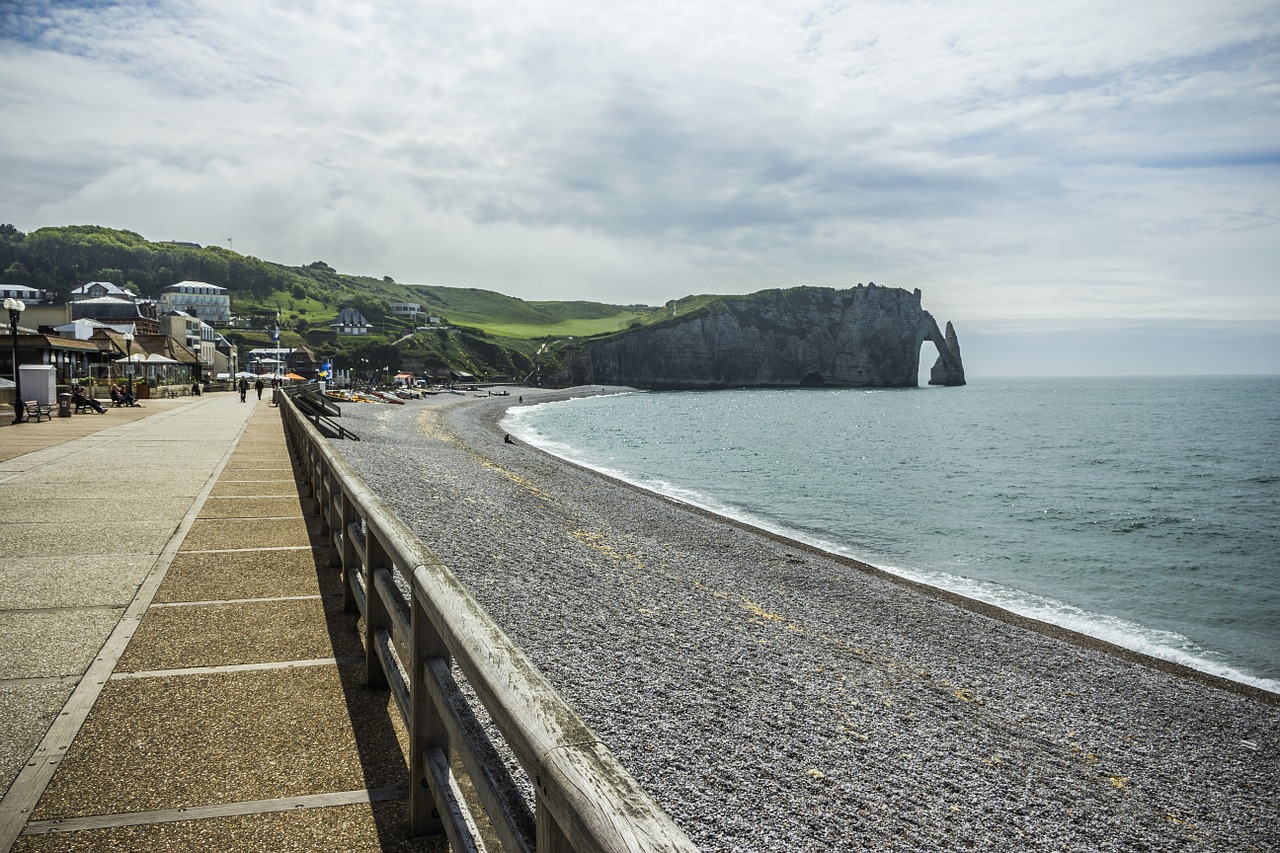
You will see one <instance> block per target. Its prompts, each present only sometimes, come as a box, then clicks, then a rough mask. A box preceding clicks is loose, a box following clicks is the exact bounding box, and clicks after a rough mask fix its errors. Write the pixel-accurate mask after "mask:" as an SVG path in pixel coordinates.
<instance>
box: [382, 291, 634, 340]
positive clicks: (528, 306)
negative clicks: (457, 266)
mask: <svg viewBox="0 0 1280 853" xmlns="http://www.w3.org/2000/svg"><path fill="white" fill-rule="evenodd" d="M406 289H407V290H408V291H409V292H410V293H411V294H413V295H414V297H415V299H416V300H418V301H421V303H422V305H423V307H424V308H427V309H428V310H429V311H431V312H432V313H438V314H439V315H440V316H442V317H444V318H445V319H446V320H448V321H449V322H450V323H454V324H457V325H462V326H473V327H475V328H478V329H483V330H484V331H485V332H488V333H489V334H491V335H495V336H498V337H504V338H516V339H530V338H545V337H552V336H554V337H560V336H565V335H577V336H587V335H596V334H602V333H607V332H616V331H619V330H620V329H625V328H626V327H627V326H628V325H630V324H631V323H632V322H634V321H635V320H637V319H639V318H641V317H642V316H644V314H645V311H646V310H647V309H641V308H636V307H623V306H620V305H604V304H602V303H599V302H526V301H525V300H523V299H516V298H515V297H512V296H506V295H504V294H501V293H496V292H494V291H491V290H477V289H475V288H457V287H438V286H434V285H412V286H409V287H407V288H406Z"/></svg>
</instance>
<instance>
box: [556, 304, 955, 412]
mask: <svg viewBox="0 0 1280 853" xmlns="http://www.w3.org/2000/svg"><path fill="white" fill-rule="evenodd" d="M925 341H930V342H932V343H933V344H934V346H935V347H937V350H938V362H937V364H935V365H934V367H933V369H932V371H931V374H930V380H929V384H931V385H963V384H964V365H963V364H962V363H961V361H960V345H959V342H958V340H957V339H956V336H955V330H954V328H952V326H951V324H947V335H946V336H944V335H943V334H942V332H941V331H940V330H939V328H938V324H937V322H936V321H935V320H934V319H933V316H932V315H930V314H929V312H928V311H925V310H924V309H923V308H922V307H921V305H920V291H919V290H916V291H914V292H908V291H906V290H903V289H901V288H891V287H877V286H876V285H874V284H870V285H867V286H865V287H864V286H862V285H858V286H857V287H854V288H849V289H847V290H833V289H830V288H818V287H797V288H791V289H788V290H766V291H761V292H759V293H755V294H751V295H750V296H726V297H720V298H717V299H714V300H712V301H711V302H709V303H708V304H707V305H705V306H704V307H702V308H700V309H699V310H697V311H694V312H691V313H689V314H684V315H680V316H674V317H671V318H670V319H668V320H664V321H661V322H659V323H655V324H652V325H648V326H637V327H634V328H632V329H629V330H627V331H625V332H620V333H618V334H615V335H611V336H609V337H605V338H596V339H590V340H584V341H579V342H576V343H575V344H574V345H573V346H571V347H570V348H568V349H567V350H566V351H564V352H563V354H562V356H563V364H564V369H563V372H562V374H561V375H560V376H559V377H557V379H558V380H559V381H561V382H563V383H564V384H566V385H589V384H608V385H631V386H634V387H636V388H651V389H658V388H662V389H698V388H705V389H711V388H744V387H745V388H750V387H771V386H776V387H796V386H812V387H884V388H906V387H915V386H916V385H917V384H918V383H917V376H918V374H919V369H920V347H921V346H922V345H923V343H924V342H925Z"/></svg>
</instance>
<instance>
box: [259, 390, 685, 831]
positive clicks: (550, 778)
mask: <svg viewBox="0 0 1280 853" xmlns="http://www.w3.org/2000/svg"><path fill="white" fill-rule="evenodd" d="M281 396H282V398H283V401H282V403H281V405H280V411H281V416H282V417H283V419H284V423H285V428H286V432H287V434H288V435H289V438H290V441H291V443H292V446H293V450H294V453H295V454H296V455H297V457H298V460H299V463H300V467H301V469H302V472H303V475H304V478H305V480H306V481H307V485H308V488H309V490H310V493H311V494H310V497H312V498H314V499H315V503H316V508H315V512H316V514H317V515H318V516H319V518H320V520H321V526H322V530H323V532H324V533H325V535H326V536H327V538H328V541H329V545H330V552H329V565H330V566H331V567H333V568H334V569H335V570H339V571H341V572H342V574H343V581H344V584H343V586H344V589H345V590H346V592H345V599H344V600H345V601H346V602H347V606H348V608H349V609H358V610H359V611H360V613H361V615H362V616H363V617H364V626H365V627H364V630H365V637H364V641H365V649H366V661H365V664H366V670H365V675H366V683H367V684H368V685H369V686H370V687H376V688H387V689H389V690H390V691H391V692H392V694H393V696H394V697H395V699H396V705H397V707H398V708H399V709H400V713H401V715H402V716H403V717H404V721H405V724H406V725H407V726H408V728H409V772H410V774H411V779H410V785H409V791H410V794H409V815H410V825H411V829H412V832H413V833H414V834H415V835H422V834H440V833H443V834H446V835H447V836H448V838H449V842H450V844H451V846H452V849H454V850H473V849H477V848H478V847H479V845H478V844H477V841H476V833H477V830H476V822H475V820H474V819H473V818H472V816H471V812H470V805H469V804H468V803H467V802H466V801H465V800H464V799H463V797H462V795H461V794H460V793H459V788H458V785H457V784H456V781H455V780H454V778H453V772H454V771H453V769H452V768H453V767H454V766H457V765H460V766H461V767H462V768H463V769H464V771H465V772H466V773H467V776H468V777H469V779H470V781H471V783H472V786H473V788H474V790H475V792H476V795H475V796H476V799H477V800H478V801H479V803H478V804H479V806H480V807H482V808H483V809H484V811H485V814H486V816H487V817H488V822H489V824H490V825H491V826H492V827H493V829H494V832H495V834H496V835H497V836H498V839H499V840H500V842H501V844H502V845H503V848H504V849H505V850H508V851H521V853H534V851H538V853H589V851H590V852H591V853H594V852H595V851H600V853H624V851H625V853H643V852H644V851H696V850H697V848H696V847H695V846H694V845H693V842H692V841H690V840H689V838H688V836H687V835H685V834H684V832H682V831H681V830H680V828H679V827H677V826H676V825H675V823H674V822H673V821H672V820H671V818H670V816H668V815H667V814H666V813H665V812H664V811H663V810H662V809H661V808H659V807H658V805H657V804H656V803H655V802H654V801H653V799H652V798H651V797H650V796H649V794H648V793H647V792H646V791H645V790H644V789H643V788H642V787H641V786H640V784H639V783H638V782H637V781H636V780H635V779H634V778H633V777H632V776H631V774H629V773H628V772H627V771H626V769H625V768H623V767H622V765H621V764H620V763H619V762H618V760H617V758H615V757H614V755H613V754H612V753H611V752H610V751H609V750H608V748H607V747H606V746H605V745H604V744H603V743H601V741H600V739H599V738H598V737H597V736H596V734H595V733H594V732H592V731H591V729H590V728H589V727H588V726H587V725H586V723H584V722H583V721H582V720H581V718H579V717H578V715H577V714H575V713H574V712H573V710H572V709H571V708H570V707H569V706H568V704H567V703H566V702H565V701H564V699H562V698H561V697H560V695H559V694H558V693H557V692H556V691H555V689H554V688H553V687H552V686H551V684H550V682H549V681H547V679H546V677H545V676H543V675H542V673H541V672H539V671H538V669H537V667H535V666H534V665H533V663H532V662H531V661H530V660H529V658H528V657H527V656H526V655H525V654H524V653H523V652H522V651H521V650H520V649H519V648H518V647H517V646H516V645H515V643H514V642H512V640H511V639H510V638H509V637H508V636H507V635H506V633H505V632H503V631H502V629H501V628H500V627H498V625H497V623H495V622H494V621H493V620H492V619H491V618H489V615H488V614H487V613H486V612H485V611H484V609H483V608H482V607H481V606H480V604H479V602H477V601H476V600H475V598H474V597H472V595H471V594H470V593H469V592H468V591H467V590H466V588H465V587H464V586H463V584H462V582H461V581H460V580H459V579H458V578H457V576H456V575H454V574H453V572H451V571H450V570H449V569H448V567H446V566H445V565H444V564H443V563H441V562H440V560H439V559H438V558H437V557H436V556H435V555H434V554H433V553H432V552H431V551H430V549H428V548H427V546H426V545H424V544H423V543H422V541H421V540H419V539H418V537H417V536H416V535H415V534H414V533H413V531H412V530H410V529H409V527H408V526H407V525H406V524H405V523H404V522H403V521H402V520H401V519H400V518H399V517H398V516H397V515H396V514H395V513H394V512H392V511H391V509H390V508H389V507H387V506H386V504H385V503H383V502H382V500H381V499H380V498H378V497H377V496H376V495H375V494H374V493H373V491H372V490H371V489H370V488H369V487H368V485H367V484H366V483H365V482H364V480H363V479H361V478H360V476H359V475H358V474H357V473H356V472H355V470H354V469H353V468H352V467H351V466H350V465H349V464H347V462H346V460H345V459H343V458H342V457H341V456H340V455H339V454H338V453H336V452H335V451H334V449H333V448H332V447H331V446H330V445H329V443H328V441H327V439H326V438H325V437H324V436H323V435H322V434H321V433H320V432H319V431H318V430H317V429H316V427H315V426H314V425H313V424H312V423H311V422H310V421H309V420H308V418H307V417H305V416H304V415H303V414H302V413H301V412H300V411H299V410H298V408H297V406H296V405H295V404H294V402H293V399H292V398H291V397H290V396H288V395H281ZM396 573H398V574H399V575H400V576H401V577H402V578H405V579H408V581H409V587H410V595H409V601H408V602H407V603H406V602H404V601H403V600H402V599H403V595H402V594H401V593H400V591H399V588H398V586H397V584H396V582H395V577H394V576H395V574H396ZM406 604H407V607H406ZM406 611H407V612H406ZM455 671H457V672H461V673H462V675H463V676H464V677H465V678H466V680H467V682H468V684H469V685H470V686H471V689H472V690H473V691H474V693H475V695H476V697H477V698H478V700H479V702H480V704H481V705H482V706H483V707H484V709H485V711H486V712H487V714H488V716H489V719H490V720H492V722H493V725H494V727H495V728H496V729H497V730H498V732H499V733H500V734H501V736H502V738H503V740H504V742H505V744H506V746H507V747H508V748H509V749H510V750H511V752H512V753H513V754H514V755H515V757H516V759H517V760H518V761H519V763H520V766H521V768H522V769H523V770H524V772H525V774H526V775H527V777H528V781H529V783H530V784H531V785H532V787H533V790H534V794H535V804H534V810H533V812H532V813H531V812H530V809H529V806H528V804H527V803H526V802H525V798H524V795H522V794H521V792H520V791H521V789H520V787H519V786H518V785H517V784H516V782H515V780H514V779H512V777H511V775H510V773H509V771H508V770H507V767H506V765H505V764H504V763H503V762H502V761H501V759H500V757H499V753H498V750H497V748H496V746H495V745H494V744H493V743H492V742H491V741H490V740H489V736H488V735H487V734H486V730H485V728H484V727H483V726H482V725H481V724H480V723H479V722H478V720H477V719H476V715H475V713H474V711H473V709H472V708H471V707H470V705H468V703H467V701H466V699H465V698H464V696H463V693H462V691H461V690H460V689H459V688H458V685H457V683H456V681H455V676H454V673H455ZM455 757H456V758H457V759H458V760H457V761H456V762H454V761H453V760H452V759H453V758H455Z"/></svg>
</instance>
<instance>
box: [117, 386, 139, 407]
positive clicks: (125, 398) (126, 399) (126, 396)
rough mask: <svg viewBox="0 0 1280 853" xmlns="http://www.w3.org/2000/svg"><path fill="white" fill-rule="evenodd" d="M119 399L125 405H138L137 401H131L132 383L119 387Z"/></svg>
mask: <svg viewBox="0 0 1280 853" xmlns="http://www.w3.org/2000/svg"><path fill="white" fill-rule="evenodd" d="M120 399H121V401H122V402H123V403H124V405H126V406H136V405H138V404H137V403H135V402H134V401H133V386H132V385H126V386H124V387H123V388H121V389H120Z"/></svg>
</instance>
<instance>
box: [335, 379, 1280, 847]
mask: <svg viewBox="0 0 1280 853" xmlns="http://www.w3.org/2000/svg"><path fill="white" fill-rule="evenodd" d="M574 390H575V389H570V393H568V394H564V393H560V394H549V393H548V394H544V393H534V394H532V395H531V394H529V393H526V394H525V395H524V396H525V402H526V403H530V402H548V401H550V400H552V399H555V398H557V397H564V396H576V394H574V393H573V392H574ZM578 390H580V389H578ZM591 393H599V392H597V391H595V390H594V389H592V392H591ZM531 397H532V399H531ZM455 399H456V401H458V402H461V401H463V399H464V398H455ZM516 399H517V395H515V394H513V395H512V396H511V397H508V398H502V399H500V400H489V401H484V400H474V399H472V400H468V402H471V403H473V405H468V406H426V407H418V406H406V407H398V406H397V407H376V406H368V407H356V406H352V407H344V415H346V414H347V413H348V412H351V413H352V415H353V417H352V420H353V421H355V423H353V424H352V426H353V427H354V428H355V429H356V431H357V432H358V433H360V434H361V436H362V438H363V439H365V440H363V441H361V442H356V443H345V444H347V445H348V446H346V447H343V448H342V450H343V453H344V455H346V456H347V458H348V459H349V460H351V461H352V463H353V464H354V465H355V466H356V468H357V470H359V471H360V473H361V474H362V476H364V477H365V478H366V480H367V481H368V482H369V484H370V486H371V487H372V488H373V489H374V490H375V491H376V492H377V493H378V494H379V495H380V496H382V497H383V499H384V500H386V501H387V502H388V503H389V504H391V506H392V507H393V509H395V510H396V512H397V513H399V514H400V515H401V517H402V518H404V519H405V521H406V523H408V524H409V525H410V527H412V528H413V529H414V530H415V532H417V533H418V535H419V536H420V537H421V538H422V539H423V541H424V542H425V543H426V544H427V545H428V546H429V547H430V548H431V549H432V550H433V551H435V552H436V554H437V555H438V556H439V557H440V558H441V559H442V560H443V561H444V562H445V564H446V565H448V566H449V567H450V568H451V569H452V570H454V572H455V573H456V574H457V575H458V576H459V578H460V579H461V580H462V581H463V582H464V583H465V584H467V586H468V588H469V589H471V590H472V592H473V594H474V595H476V597H477V599H478V600H479V601H480V602H481V604H482V605H483V606H484V607H485V608H486V610H488V611H489V612H490V614H491V615H492V616H493V618H494V619H495V620H496V621H497V622H498V623H499V624H500V625H501V626H502V628H503V630H504V631H506V632H507V633H508V634H509V635H510V636H511V637H512V639H513V640H514V641H515V642H517V643H518V644H519V645H520V646H521V648H522V649H524V650H525V651H526V653H527V654H529V656H530V658H531V659H532V660H533V661H534V663H535V664H536V665H537V666H538V667H539V669H540V670H542V671H543V673H544V674H545V675H547V677H548V678H549V679H550V680H551V681H552V683H553V684H554V685H555V686H556V689H557V690H558V691H559V692H560V693H561V694H562V695H563V696H564V697H565V699H566V700H567V701H569V702H570V704H571V705H572V706H573V707H574V708H575V710H577V711H578V712H579V713H580V714H581V715H582V716H583V719H584V720H585V721H586V722H587V723H588V725H590V726H591V727H592V729H593V730H594V731H596V732H597V734H598V735H599V737H600V738H601V740H602V741H603V742H604V743H605V744H606V745H608V746H609V748H610V749H611V750H612V751H613V752H614V754H615V755H617V756H618V758H619V760H621V761H622V762H623V764H624V766H626V767H627V769H628V770H629V772H631V773H632V774H633V775H635V776H636V778H637V779H638V780H639V781H640V782H641V784H643V785H644V786H645V787H646V789H647V790H649V791H650V792H651V793H652V794H653V795H654V797H655V799H657V801H658V802H659V804H660V805H661V806H662V807H663V808H664V809H665V810H666V811H667V812H668V813H669V814H671V815H672V817H673V818H675V819H676V821H677V823H679V824H680V825H681V826H682V828H684V829H685V830H686V831H687V832H689V834H690V836H691V837H692V838H693V839H694V841H695V843H697V844H699V845H700V846H701V847H702V849H704V850H708V851H710V850H723V851H731V850H745V849H750V850H760V851H796V850H803V851H809V850H814V851H818V850H839V849H848V847H849V845H850V844H851V843H855V842H854V840H855V839H856V846H858V847H860V848H862V849H903V850H906V849H913V850H946V849H957V848H965V847H976V846H984V845H986V846H998V847H1010V848H1025V846H1026V845H1027V843H1028V842H1031V841H1034V842H1037V843H1039V844H1042V845H1044V846H1046V847H1052V848H1054V849H1062V850H1080V851H1084V850H1096V849H1126V848H1132V847H1137V846H1142V847H1143V848H1144V849H1148V850H1170V851H1172V850H1183V849H1188V848H1192V847H1194V848H1197V849H1239V848H1246V847H1248V846H1249V845H1253V846H1255V847H1258V848H1260V849H1266V848H1268V847H1269V846H1271V845H1272V844H1274V841H1275V837H1274V836H1275V832H1274V827H1275V826H1276V825H1280V806H1278V805H1277V804H1278V803H1280V790H1278V785H1280V783H1278V782H1277V779H1280V750H1278V749H1277V744H1276V743H1275V742H1274V740H1275V736H1274V732H1275V731H1276V730H1280V710H1278V709H1277V707H1276V703H1275V701H1274V698H1273V697H1274V694H1270V693H1268V692H1266V691H1260V690H1258V689H1257V688H1252V687H1251V686H1250V685H1244V684H1240V683H1238V682H1233V681H1227V680H1226V679H1220V678H1219V677H1217V676H1210V675H1209V674H1207V673H1201V672H1200V671H1198V670H1192V669H1190V668H1187V667H1183V666H1182V665H1180V664H1171V663H1169V662H1167V661H1161V660H1160V659H1158V658H1150V657H1149V656H1146V655H1142V654H1141V653H1136V652H1132V651H1130V650H1127V649H1122V648H1121V647H1117V646H1112V645H1111V644H1109V643H1105V642H1103V641H1098V640H1095V639H1094V638H1089V637H1086V636H1084V635H1077V634H1075V633H1074V632H1069V631H1067V630H1066V629H1060V628H1057V627H1056V626H1052V625H1048V624H1047V623H1042V622H1038V621H1037V620H1032V619H1028V618H1026V617H1020V616H1018V615H1017V614H1011V613H1009V612H1008V611H1004V610H1001V609H999V608H996V607H993V606H991V605H985V604H984V603H982V602H976V601H974V600H972V599H967V598H964V597H963V596H959V595H956V594H954V593H948V592H946V591H945V590H939V589H937V588H934V587H930V586H927V585H924V584H920V583H918V582H915V581H910V580H908V579H906V578H902V577H899V576H897V575H894V574H892V573H889V572H885V571H883V570H880V569H877V568H875V567H874V566H870V565H868V564H866V563H862V562H860V561H857V560H854V559H852V558H849V557H844V556H842V555H839V554H832V553H830V552H827V551H824V550H822V549H819V548H816V547H814V546H810V545H807V544H806V543H803V542H799V541H797V540H794V539H789V538H787V537H784V536H781V535H778V534H773V533H770V532H769V531H767V530H762V529H760V528H757V527H754V526H752V525H749V524H746V523H743V522H738V521H736V520H735V519H730V518H726V517H724V516H720V515H717V514H715V513H712V512H710V511H707V510H703V509H701V508H699V507H695V506H692V505H690V504H687V503H683V502H680V501H677V500H674V499H671V498H667V497H665V496H662V495H658V494H655V493H653V492H651V491H648V490H645V489H642V488H640V487H638V486H635V485H633V484H629V483H625V482H622V481H619V480H616V479H614V478H609V477H607V476H606V475H603V474H601V473H600V472H596V471H593V470H591V469H588V468H584V467H583V466H579V465H576V464H574V463H571V462H568V461H567V460H563V459H561V458H559V457H556V456H553V455H551V454H548V453H546V452H544V451H541V450H538V452H537V453H529V450H530V449H531V446H530V445H526V444H524V443H523V442H521V443H519V444H517V445H507V444H504V443H503V440H502V438H503V431H502V430H501V429H500V428H499V427H498V423H499V422H500V420H501V419H502V417H503V416H504V413H505V410H506V409H507V408H508V407H510V406H512V405H517V404H518V403H517V402H516ZM450 402H453V401H450ZM380 408H381V409H383V410H382V411H379V409H380ZM387 409H401V410H402V412H400V413H397V412H394V411H386V410H387ZM357 412H358V414H357ZM411 431H412V432H414V433H416V435H414V436H412V437H410V438H409V440H406V437H407V436H409V433H410V432H411ZM335 444H337V445H342V444H344V443H342V442H335ZM532 449H535V450H537V448H532ZM620 485H621V486H624V487H625V488H621V489H620V488H618V486H620ZM690 510H692V512H691V511H690ZM854 570H856V571H854ZM1224 682H1225V683H1224ZM1259 693H1260V694H1262V695H1261V696H1260V695H1258V694H1259ZM761 815H767V816H768V817H767V818H766V819H765V820H763V821H762V820H761Z"/></svg>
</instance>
